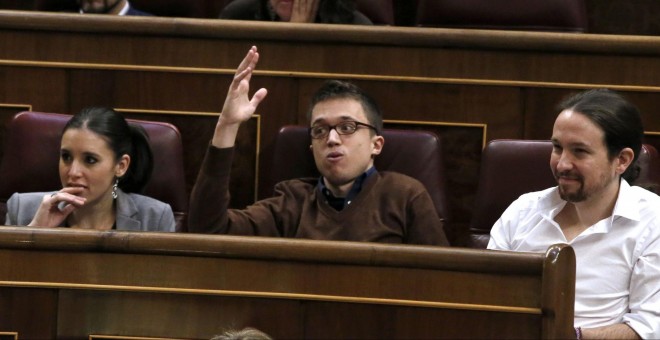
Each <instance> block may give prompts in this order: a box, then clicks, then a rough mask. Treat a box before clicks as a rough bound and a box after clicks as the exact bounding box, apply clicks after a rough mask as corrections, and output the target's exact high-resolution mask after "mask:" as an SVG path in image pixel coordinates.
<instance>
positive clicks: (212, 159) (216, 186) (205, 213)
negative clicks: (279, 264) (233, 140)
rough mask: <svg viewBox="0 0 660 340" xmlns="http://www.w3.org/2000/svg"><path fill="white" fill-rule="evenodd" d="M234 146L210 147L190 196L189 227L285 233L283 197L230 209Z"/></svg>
mask: <svg viewBox="0 0 660 340" xmlns="http://www.w3.org/2000/svg"><path fill="white" fill-rule="evenodd" d="M233 156H234V148H233V147H232V148H222V149H220V148H216V147H213V146H209V148H208V150H207V152H206V156H205V157H204V161H203V162H202V167H201V169H200V171H199V175H198V177H197V181H196V182H195V186H194V187H193V190H192V194H191V197H190V209H189V217H188V230H189V231H190V232H193V233H212V234H231V235H258V236H281V231H280V230H279V228H278V226H279V224H280V223H278V220H277V218H278V215H279V214H280V209H278V207H279V206H280V205H281V202H282V201H284V198H283V197H282V196H279V197H273V198H270V199H266V200H262V201H259V202H257V203H255V204H253V205H251V206H249V207H247V208H246V209H244V210H238V209H229V202H230V193H229V175H230V172H231V164H232V159H233Z"/></svg>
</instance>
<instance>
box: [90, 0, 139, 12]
mask: <svg viewBox="0 0 660 340" xmlns="http://www.w3.org/2000/svg"><path fill="white" fill-rule="evenodd" d="M130 7H131V6H130V4H129V3H128V1H126V4H125V5H124V7H122V9H121V11H119V13H117V15H126V13H128V9H129V8H130ZM79 11H80V14H85V12H83V10H82V9H80V10H79Z"/></svg>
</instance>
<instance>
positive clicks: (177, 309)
mask: <svg viewBox="0 0 660 340" xmlns="http://www.w3.org/2000/svg"><path fill="white" fill-rule="evenodd" d="M574 272H575V256H574V253H573V250H572V248H570V247H567V246H553V247H551V248H550V249H549V251H548V252H547V254H530V253H515V252H504V251H489V250H475V249H459V248H449V247H422V246H405V245H383V244H372V243H358V242H329V241H310V240H287V239H277V238H262V237H232V236H218V235H193V234H173V233H130V232H117V231H110V232H96V231H83V230H71V229H44V228H28V227H1V228H0V316H4V314H2V313H8V312H6V311H12V312H11V313H13V314H11V313H10V314H9V315H11V316H10V317H3V318H0V332H17V333H18V334H19V338H21V339H31V338H38V339H50V338H66V339H86V338H87V337H88V336H89V335H90V334H95V335H116V336H143V337H147V336H149V337H171V338H194V339H208V338H210V337H211V336H212V335H213V334H218V333H220V332H222V331H223V330H225V329H229V328H239V329H240V328H243V327H246V326H252V327H256V328H258V329H261V330H263V331H265V332H267V333H269V334H270V335H272V336H273V337H274V338H277V339H280V338H325V339H327V338H351V337H357V338H363V337H369V338H456V337H467V338H494V337H498V338H499V337H503V338H518V337H520V338H565V337H568V336H569V335H572V334H573V332H574V331H573V326H572V325H573V321H572V318H573V303H574V300H573V299H574V285H575V277H574ZM32 292H34V294H30V293H32ZM35 320H40V322H39V324H38V325H39V326H38V327H35V326H34V325H33V324H31V322H34V321H35Z"/></svg>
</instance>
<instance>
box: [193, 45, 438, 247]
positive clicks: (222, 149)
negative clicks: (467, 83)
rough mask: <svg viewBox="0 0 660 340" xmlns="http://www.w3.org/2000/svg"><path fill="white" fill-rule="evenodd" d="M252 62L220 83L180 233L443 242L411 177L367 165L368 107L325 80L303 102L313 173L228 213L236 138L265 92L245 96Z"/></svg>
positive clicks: (358, 95)
mask: <svg viewBox="0 0 660 340" xmlns="http://www.w3.org/2000/svg"><path fill="white" fill-rule="evenodd" d="M258 60H259V54H258V52H257V48H256V47H254V46H253V47H252V48H251V49H250V50H249V51H248V53H247V55H246V56H245V58H244V59H243V62H241V64H240V65H239V67H238V69H237V70H236V74H235V76H234V80H233V81H232V83H231V85H230V86H229V91H228V93H227V97H226V99H225V103H224V106H223V108H222V113H221V114H220V116H219V117H218V121H217V124H216V128H215V133H214V135H213V138H212V139H211V143H210V145H209V147H208V149H207V152H206V157H205V159H204V162H203V163H202V167H201V169H200V171H199V175H198V177H197V181H196V182H195V186H194V188H193V191H192V194H191V198H190V211H189V218H188V230H189V231H191V232H199V233H216V234H233V235H257V236H281V237H291V238H305V239H317V240H341V241H361V242H381V243H410V244H427V245H448V242H447V239H446V237H445V233H444V231H443V223H442V220H441V219H440V218H439V217H438V214H437V212H436V209H435V206H434V204H433V201H432V200H431V196H430V195H429V193H428V192H427V191H426V189H425V188H424V185H423V184H422V183H420V182H419V181H417V180H415V179H413V178H410V177H408V176H405V175H402V174H398V173H394V172H388V171H382V172H380V171H377V170H376V169H375V168H374V157H376V156H377V155H378V154H380V152H381V150H382V148H383V145H384V143H385V139H384V138H383V136H381V134H380V132H381V130H382V126H383V120H382V115H381V113H380V110H379V109H378V107H377V105H376V103H375V102H374V101H373V99H371V98H370V97H369V96H367V95H366V93H364V92H363V91H362V90H361V89H360V88H358V87H357V86H355V85H353V84H351V83H347V82H343V81H328V82H326V83H325V84H324V85H323V86H322V87H321V89H319V91H317V93H316V94H315V95H314V97H313V98H312V104H311V105H310V110H309V111H308V113H307V118H308V120H309V123H310V124H309V135H310V137H311V138H310V139H311V141H310V145H309V148H310V152H311V153H312V154H313V155H314V160H315V162H316V166H317V168H318V170H319V172H320V173H321V175H322V176H321V177H320V178H303V179H294V180H289V181H283V182H280V183H278V184H277V185H276V186H275V192H276V194H275V196H274V197H271V198H267V199H263V200H261V201H258V202H256V203H255V204H253V205H251V206H249V207H247V208H246V209H243V210H239V209H228V206H229V175H230V170H231V163H232V159H233V153H234V151H235V142H236V135H237V132H238V129H239V127H240V125H241V124H242V123H243V122H245V121H247V120H248V119H250V117H251V116H252V114H253V113H254V112H255V110H256V108H257V106H258V105H259V103H260V102H261V101H262V100H263V99H264V98H265V97H266V94H267V91H266V89H263V88H262V89H259V90H257V91H256V92H255V93H254V95H253V96H252V98H249V96H248V92H249V86H250V78H251V76H252V71H253V70H254V67H255V66H256V64H257V61H258Z"/></svg>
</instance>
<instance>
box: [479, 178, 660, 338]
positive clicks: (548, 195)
mask: <svg viewBox="0 0 660 340" xmlns="http://www.w3.org/2000/svg"><path fill="white" fill-rule="evenodd" d="M565 204H566V201H564V200H562V199H561V198H560V197H559V193H558V191H557V188H556V187H554V188H550V189H546V190H543V191H538V192H532V193H528V194H525V195H522V196H520V198H518V199H517V200H516V201H515V202H513V203H512V204H511V205H510V206H509V207H508V208H507V209H506V211H505V212H504V214H502V217H500V219H499V220H498V221H497V222H496V223H495V225H494V226H493V228H492V230H491V233H490V236H491V238H490V242H489V243H488V248H489V249H500V250H514V251H527V252H541V253H544V252H545V251H546V250H547V248H548V247H549V246H550V245H552V244H556V243H567V244H569V245H571V246H572V247H573V249H574V250H575V256H576V284H575V326H579V327H584V328H590V327H598V326H606V325H612V324H616V323H621V322H623V323H627V324H628V325H629V326H630V327H632V328H633V329H634V330H635V332H637V334H639V336H641V337H642V338H644V339H647V338H651V339H660V197H659V196H658V195H656V194H654V193H652V192H649V191H647V190H644V189H642V188H640V187H636V186H633V187H631V186H630V185H629V184H628V183H627V182H626V181H625V180H623V179H622V180H621V185H620V189H619V196H618V198H617V201H616V205H615V206H614V212H613V214H612V216H610V217H608V218H605V219H603V220H601V221H599V222H597V223H596V224H594V225H592V226H591V227H589V228H588V229H586V230H585V231H583V232H582V233H581V234H580V235H578V236H577V237H576V238H575V239H574V240H572V241H571V242H568V241H566V237H565V236H564V233H563V232H562V231H561V228H560V227H559V225H558V224H557V223H556V222H555V221H554V217H555V216H556V215H557V214H558V213H559V212H560V211H561V209H562V208H563V207H564V205H565Z"/></svg>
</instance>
